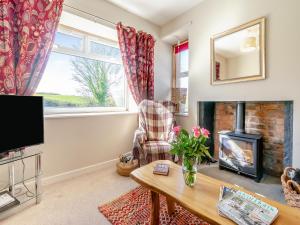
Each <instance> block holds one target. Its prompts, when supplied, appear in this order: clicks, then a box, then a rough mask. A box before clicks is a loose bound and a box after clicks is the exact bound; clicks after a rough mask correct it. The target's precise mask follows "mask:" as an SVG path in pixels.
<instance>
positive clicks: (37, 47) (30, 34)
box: [0, 0, 63, 95]
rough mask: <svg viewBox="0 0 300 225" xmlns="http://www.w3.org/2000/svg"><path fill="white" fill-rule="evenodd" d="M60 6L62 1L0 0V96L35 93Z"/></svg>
mask: <svg viewBox="0 0 300 225" xmlns="http://www.w3.org/2000/svg"><path fill="white" fill-rule="evenodd" d="M62 4H63V0H0V94H15V95H32V94H33V93H34V92H35V90H36V88H37V86H38V83H39V81H40V79H41V76H42V74H43V72H44V69H45V66H46V63H47V61H48V57H49V53H50V51H51V48H52V44H53V39H54V34H55V31H56V28H57V25H58V21H59V18H60V15H61V11H62Z"/></svg>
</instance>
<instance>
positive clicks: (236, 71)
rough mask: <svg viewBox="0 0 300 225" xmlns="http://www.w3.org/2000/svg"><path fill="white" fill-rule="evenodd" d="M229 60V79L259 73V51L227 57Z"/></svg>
mask: <svg viewBox="0 0 300 225" xmlns="http://www.w3.org/2000/svg"><path fill="white" fill-rule="evenodd" d="M227 62H228V63H227V75H228V76H227V78H229V79H230V78H236V77H247V76H253V75H257V74H259V52H251V53H248V54H244V55H239V56H237V57H233V58H227Z"/></svg>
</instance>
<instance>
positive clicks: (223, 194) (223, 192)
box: [218, 186, 236, 217]
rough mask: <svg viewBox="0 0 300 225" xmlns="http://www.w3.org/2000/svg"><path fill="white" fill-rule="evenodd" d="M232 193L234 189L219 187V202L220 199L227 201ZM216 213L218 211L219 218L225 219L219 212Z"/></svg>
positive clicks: (234, 191)
mask: <svg viewBox="0 0 300 225" xmlns="http://www.w3.org/2000/svg"><path fill="white" fill-rule="evenodd" d="M234 193H236V190H235V189H232V188H229V187H226V186H220V195H219V201H221V200H222V199H228V198H229V197H231V196H232V195H233V194H234ZM218 211H219V214H220V216H223V217H227V216H226V215H224V214H223V213H222V212H221V211H220V210H218Z"/></svg>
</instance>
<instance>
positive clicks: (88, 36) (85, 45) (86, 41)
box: [44, 24, 129, 115]
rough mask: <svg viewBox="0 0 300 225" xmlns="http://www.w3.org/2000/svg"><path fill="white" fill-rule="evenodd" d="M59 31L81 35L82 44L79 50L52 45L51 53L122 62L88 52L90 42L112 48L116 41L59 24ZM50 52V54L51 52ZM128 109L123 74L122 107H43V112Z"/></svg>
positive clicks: (127, 97) (49, 113)
mask: <svg viewBox="0 0 300 225" xmlns="http://www.w3.org/2000/svg"><path fill="white" fill-rule="evenodd" d="M56 32H61V33H63V34H67V35H70V34H71V35H74V36H75V37H77V36H78V37H82V38H83V44H82V49H81V50H75V49H70V48H65V47H60V46H55V44H54V45H53V47H52V49H51V53H52V52H55V53H59V54H64V55H70V56H76V57H84V58H88V59H92V60H98V61H103V62H107V63H113V64H117V65H121V66H123V64H122V59H121V60H112V59H108V58H107V57H103V56H101V55H97V54H95V53H91V52H90V42H91V41H93V42H96V43H100V44H104V45H107V46H111V47H114V48H118V49H119V45H118V42H115V41H113V40H108V39H105V38H102V37H100V36H97V35H93V34H91V33H87V32H85V31H80V30H77V29H75V28H72V27H68V26H66V25H62V24H59V25H58V28H57V31H56ZM51 53H50V54H51ZM128 110H129V88H128V85H127V80H126V75H125V74H124V107H101V106H99V107H66V108H63V107H44V113H45V115H55V114H83V113H107V112H126V111H128Z"/></svg>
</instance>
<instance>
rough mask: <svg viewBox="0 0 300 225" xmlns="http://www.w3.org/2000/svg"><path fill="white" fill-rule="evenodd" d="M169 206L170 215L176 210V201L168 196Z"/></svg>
mask: <svg viewBox="0 0 300 225" xmlns="http://www.w3.org/2000/svg"><path fill="white" fill-rule="evenodd" d="M167 206H168V213H169V215H171V214H173V213H174V212H175V202H174V201H173V200H172V199H170V198H168V197H167Z"/></svg>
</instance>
